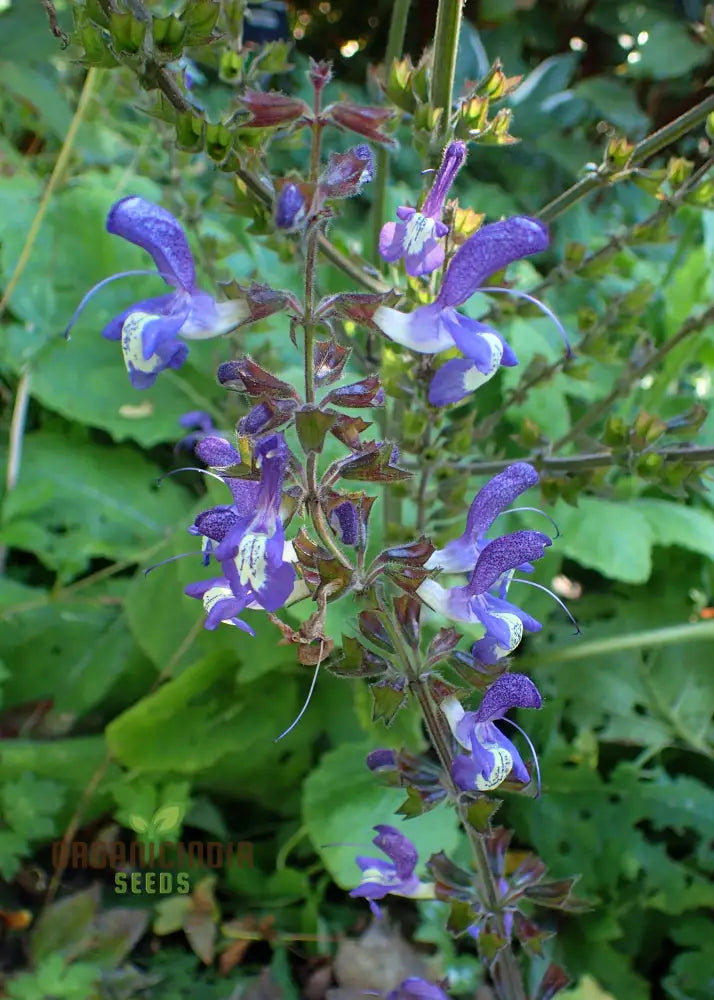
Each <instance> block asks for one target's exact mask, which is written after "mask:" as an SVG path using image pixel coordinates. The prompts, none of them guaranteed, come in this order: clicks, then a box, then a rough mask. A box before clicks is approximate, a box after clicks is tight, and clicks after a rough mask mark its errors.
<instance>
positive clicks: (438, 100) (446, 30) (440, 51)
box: [430, 0, 463, 141]
mask: <svg viewBox="0 0 714 1000" xmlns="http://www.w3.org/2000/svg"><path fill="white" fill-rule="evenodd" d="M462 7H463V0H439V9H438V10H437V13H436V31H435V32H434V56H433V65H432V76H431V95H430V97H431V109H432V111H436V110H437V109H439V108H441V117H440V118H439V123H438V126H437V132H438V135H439V138H440V139H441V140H442V141H445V140H446V139H447V138H448V136H449V131H450V128H451V104H452V97H453V89H454V71H455V69H456V53H457V51H458V48H459V32H460V30H461V9H462Z"/></svg>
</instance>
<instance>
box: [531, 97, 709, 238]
mask: <svg viewBox="0 0 714 1000" xmlns="http://www.w3.org/2000/svg"><path fill="white" fill-rule="evenodd" d="M712 111H714V96H712V97H707V98H705V99H704V100H703V101H701V103H699V104H697V105H695V106H694V107H693V108H690V109H689V111H685V113H684V114H683V115H680V116H679V118H675V119H674V121H671V122H669V123H668V124H667V125H664V126H663V127H662V128H660V129H658V130H657V131H656V132H653V133H652V134H651V135H648V136H646V137H645V138H644V139H642V141H641V142H638V143H637V145H636V146H635V147H634V149H633V150H632V155H631V156H630V159H629V160H628V162H627V166H626V168H625V169H624V170H623V169H620V168H616V167H614V166H612V165H610V164H602V165H601V166H600V168H599V169H598V170H597V171H593V173H592V174H588V175H587V176H586V177H583V178H582V179H581V180H579V181H578V182H577V183H576V184H573V186H572V187H570V188H568V190H567V191H564V192H563V193H562V194H561V195H558V197H557V198H554V199H553V201H551V202H549V203H548V204H547V205H545V206H544V207H543V208H542V209H541V210H540V211H539V212H538V213H537V214H538V217H539V218H541V219H543V221H544V222H550V221H551V220H552V219H555V218H556V216H558V215H562V214H563V212H565V211H567V209H569V208H571V207H572V206H573V205H574V204H575V203H576V202H578V201H580V200H581V199H582V198H585V197H586V196H587V195H589V194H590V193H591V191H594V190H595V189H596V188H600V187H602V186H603V185H605V184H608V183H610V181H611V180H612V179H613V176H614V175H615V174H620V175H622V176H626V175H627V174H628V173H629V172H630V171H631V170H633V169H634V168H635V167H637V166H639V165H640V164H642V163H644V162H645V160H648V159H649V158H650V157H651V156H654V154H655V153H659V152H660V150H662V149H664V148H665V147H666V146H669V145H671V143H673V142H676V141H677V139H681V138H682V136H683V135H686V134H687V132H691V131H692V129H695V128H696V127H697V126H698V125H701V124H702V123H703V122H705V121H706V119H707V116H708V115H709V114H710V113H711V112H712Z"/></svg>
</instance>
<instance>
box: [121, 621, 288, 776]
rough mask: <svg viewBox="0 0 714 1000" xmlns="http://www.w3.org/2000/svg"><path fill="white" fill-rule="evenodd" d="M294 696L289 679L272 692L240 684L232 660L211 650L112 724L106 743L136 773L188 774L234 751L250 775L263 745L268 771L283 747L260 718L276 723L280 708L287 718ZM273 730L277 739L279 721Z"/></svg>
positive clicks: (271, 685) (269, 687)
mask: <svg viewBox="0 0 714 1000" xmlns="http://www.w3.org/2000/svg"><path fill="white" fill-rule="evenodd" d="M240 636H241V637H242V636H243V633H240ZM247 641H250V640H249V639H247ZM295 695H296V692H295V686H294V683H291V682H289V681H288V680H287V678H281V681H280V686H279V687H278V688H277V689H276V684H275V678H272V679H270V680H268V679H267V678H266V679H265V680H264V681H261V682H258V683H255V684H250V685H240V684H239V683H238V680H237V677H236V663H235V656H226V655H225V654H224V653H221V652H216V653H213V654H212V655H210V656H207V657H206V658H205V659H203V660H199V661H198V663H194V664H192V665H191V666H190V667H188V668H187V669H186V670H185V671H184V672H183V673H182V674H181V675H180V677H177V678H175V679H174V680H171V681H169V682H168V683H166V684H164V685H163V686H162V687H160V688H159V689H158V690H157V691H155V692H153V694H149V695H147V696H146V697H145V698H142V699H141V701H139V702H138V703H137V704H136V705H133V706H132V707H131V708H130V709H128V710H127V711H126V712H124V713H122V715H120V716H119V717H118V718H116V719H114V720H113V721H112V722H111V723H110V724H109V726H108V727H107V730H106V734H107V741H108V744H109V747H110V749H111V751H112V753H113V754H114V755H115V756H116V758H117V759H118V760H119V761H121V763H122V764H124V766H126V767H129V768H134V769H135V770H136V771H137V772H139V773H146V772H150V771H164V772H165V771H174V772H176V773H177V774H192V773H195V772H198V771H200V770H202V769H203V768H205V767H208V766H209V765H211V764H213V763H215V762H217V761H219V760H220V759H221V757H223V756H224V755H226V754H228V753H237V752H243V753H244V754H246V755H248V756H246V759H245V762H244V767H245V769H247V770H250V769H251V768H252V767H253V766H254V763H255V762H254V759H251V758H252V752H253V750H252V748H254V747H255V746H256V745H262V746H263V763H264V766H267V765H268V762H269V761H270V760H274V759H275V758H276V757H277V756H279V754H280V753H282V749H281V748H280V749H279V748H278V747H273V746H272V745H271V744H270V743H269V735H270V734H268V733H266V725H265V720H266V718H276V714H277V711H278V710H279V712H280V714H281V716H282V717H283V718H286V719H288V720H289V718H290V713H291V712H294V709H295V702H296V697H295ZM275 728H276V733H275V735H277V733H278V732H279V727H278V724H277V723H276V726H275ZM186 733H201V739H200V740H196V741H190V742H188V741H187V740H186Z"/></svg>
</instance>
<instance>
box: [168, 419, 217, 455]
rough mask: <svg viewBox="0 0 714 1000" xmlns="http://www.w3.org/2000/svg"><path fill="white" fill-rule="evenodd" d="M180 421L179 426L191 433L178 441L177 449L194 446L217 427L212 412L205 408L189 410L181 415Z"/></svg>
mask: <svg viewBox="0 0 714 1000" xmlns="http://www.w3.org/2000/svg"><path fill="white" fill-rule="evenodd" d="M178 422H179V426H181V427H183V428H184V430H187V431H190V432H191V433H190V434H186V435H185V436H184V437H182V438H181V439H180V440H179V441H177V442H176V450H178V449H180V448H193V446H194V445H195V444H196V443H197V442H198V441H200V440H201V439H202V438H204V437H206V435H208V434H210V433H211V432H212V431H215V429H216V427H215V424H214V423H213V417H212V416H211V414H210V413H206V411H205V410H189V411H188V413H183V414H182V415H181V416H180V417H179V421H178Z"/></svg>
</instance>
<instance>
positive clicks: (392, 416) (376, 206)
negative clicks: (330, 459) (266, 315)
mask: <svg viewBox="0 0 714 1000" xmlns="http://www.w3.org/2000/svg"><path fill="white" fill-rule="evenodd" d="M410 6H411V0H394V3H393V6H392V19H391V21H390V22H389V37H388V38H387V51H386V52H385V55H384V69H385V73H386V74H388V73H389V71H390V69H391V67H392V63H393V62H394V60H395V59H399V57H400V56H401V55H402V52H403V51H404V37H405V35H406V30H407V18H408V16H409V7H410ZM388 182H389V152H388V151H387V150H386V149H383V148H382V147H381V146H380V148H379V149H378V150H377V159H376V169H375V176H374V186H373V191H374V198H373V201H372V244H371V246H370V260H371V261H372V263H373V264H374V265H375V267H379V266H380V264H381V260H380V256H379V234H380V231H381V229H382V225H383V223H384V222H385V215H386V203H387V184H388ZM403 409H404V407H403V402H402V400H400V399H398V400H396V401H395V402H394V403H393V404H392V411H391V413H390V412H389V409H388V407H385V410H384V414H383V417H382V420H381V423H382V430H383V432H384V437H385V438H387V439H389V438H390V437H391V433H390V430H391V428H393V427H395V426H398V425H399V423H401V420H402V414H403ZM401 506H402V505H401V500H400V499H399V497H395V496H394V494H393V493H392V492H391V491H390V490H388V489H387V490H385V491H384V494H383V501H382V524H383V535H384V540H385V542H386V541H387V532H388V527H389V524H390V522H391V521H395V522H397V523H398V522H399V521H400V520H401Z"/></svg>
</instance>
